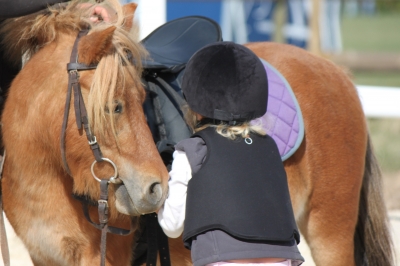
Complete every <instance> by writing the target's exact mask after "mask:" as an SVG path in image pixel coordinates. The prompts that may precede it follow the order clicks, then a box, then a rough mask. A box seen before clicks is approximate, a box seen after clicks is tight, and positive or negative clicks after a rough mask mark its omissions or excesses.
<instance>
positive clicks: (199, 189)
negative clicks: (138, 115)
mask: <svg viewBox="0 0 400 266" xmlns="http://www.w3.org/2000/svg"><path fill="white" fill-rule="evenodd" d="M182 90H183V93H184V95H185V98H186V100H187V103H188V110H187V112H186V120H187V122H188V124H189V125H190V126H191V127H192V128H193V130H194V132H195V134H194V135H193V136H192V137H191V138H190V139H185V140H182V141H180V142H179V143H178V144H177V145H176V146H175V149H176V150H175V152H174V161H173V163H172V169H171V172H170V181H169V187H170V192H169V197H168V199H167V200H166V202H165V204H164V206H163V207H162V208H161V209H160V211H159V213H158V219H159V223H160V225H161V227H162V228H163V230H164V232H165V233H166V234H167V235H168V236H169V237H173V238H175V237H179V236H180V235H181V233H182V232H183V240H184V244H185V246H186V247H187V248H188V249H191V255H192V261H193V264H194V266H203V265H207V266H211V265H213V266H216V265H226V266H231V265H243V264H246V265H300V264H301V263H302V262H303V261H304V259H303V257H302V256H301V254H300V252H299V251H298V249H297V244H298V242H299V239H300V237H299V233H298V229H297V226H296V222H295V219H294V215H293V210H292V205H291V201H290V196H289V190H288V185H287V179H286V173H285V170H284V168H283V163H282V161H281V157H280V155H279V151H278V148H277V146H276V144H275V142H274V140H273V139H272V138H271V137H269V136H268V135H266V134H265V133H264V132H263V131H262V129H261V127H258V126H256V125H252V124H251V123H250V121H251V120H253V119H255V118H258V117H261V116H262V115H264V113H265V112H266V109H267V98H268V82H267V76H266V71H265V69H264V66H263V65H262V63H261V61H260V60H259V59H258V58H257V56H256V55H255V54H254V53H253V52H252V51H250V50H249V49H248V48H246V47H244V46H242V45H238V44H235V43H232V42H218V43H215V44H211V45H208V46H206V47H204V48H202V49H200V50H199V51H198V52H197V53H196V54H195V55H193V57H192V58H191V59H190V60H189V62H188V64H187V66H186V72H185V74H184V77H183V82H182Z"/></svg>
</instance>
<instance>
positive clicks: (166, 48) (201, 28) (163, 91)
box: [141, 16, 222, 156]
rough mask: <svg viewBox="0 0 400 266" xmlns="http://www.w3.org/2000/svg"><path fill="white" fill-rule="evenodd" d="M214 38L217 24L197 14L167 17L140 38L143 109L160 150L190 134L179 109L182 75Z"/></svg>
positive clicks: (216, 38) (217, 37)
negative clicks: (143, 54) (145, 94)
mask: <svg viewBox="0 0 400 266" xmlns="http://www.w3.org/2000/svg"><path fill="white" fill-rule="evenodd" d="M218 41H222V34H221V29H220V27H219V25H218V24H217V23H216V22H215V21H213V20H211V19H209V18H206V17H201V16H189V17H183V18H179V19H176V20H173V21H170V22H168V23H166V24H164V25H162V26H160V27H159V28H157V29H156V30H154V31H153V32H152V33H150V34H149V35H148V36H147V37H146V38H144V39H143V40H142V42H141V43H142V44H143V45H144V47H145V48H146V49H147V51H148V52H149V58H146V59H145V60H142V64H143V66H144V73H143V81H144V84H145V87H146V89H147V92H148V97H147V100H146V102H145V104H144V110H145V113H146V116H147V119H148V123H149V126H150V129H151V132H152V134H153V138H154V140H155V142H156V143H157V146H158V147H159V151H160V152H161V151H162V150H163V149H169V148H168V146H171V145H172V146H173V145H174V144H175V143H177V142H178V141H180V140H182V139H184V138H188V137H190V135H191V134H192V132H191V131H190V130H189V129H188V128H187V126H186V123H185V121H184V120H183V115H182V111H181V109H180V108H181V106H182V105H183V104H185V101H184V99H183V97H182V92H181V81H182V76H183V73H184V70H185V66H186V63H187V62H188V60H189V59H190V57H191V56H192V55H193V54H194V53H195V52H196V51H198V50H199V49H200V48H202V47H204V46H205V45H208V44H211V43H214V42H218ZM161 155H162V156H163V154H161Z"/></svg>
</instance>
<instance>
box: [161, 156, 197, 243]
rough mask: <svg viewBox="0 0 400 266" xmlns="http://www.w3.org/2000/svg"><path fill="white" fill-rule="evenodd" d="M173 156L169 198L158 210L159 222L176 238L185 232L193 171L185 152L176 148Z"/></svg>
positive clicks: (165, 231)
mask: <svg viewBox="0 0 400 266" xmlns="http://www.w3.org/2000/svg"><path fill="white" fill-rule="evenodd" d="M173 156H174V161H173V162H172V168H171V171H170V172H169V175H170V180H169V182H168V185H169V193H168V198H167V199H166V201H165V203H164V205H163V207H161V209H160V211H159V212H158V222H159V223H160V226H161V228H162V229H163V231H164V233H165V234H166V235H167V236H169V237H172V238H176V237H179V236H180V235H181V234H182V232H183V224H184V221H185V211H186V191H187V184H188V182H189V180H190V178H191V177H192V171H191V168H190V165H189V161H188V159H187V156H186V153H185V152H183V151H179V150H176V151H175V152H174V154H173Z"/></svg>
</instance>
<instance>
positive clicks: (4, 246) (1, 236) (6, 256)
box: [0, 150, 10, 266]
mask: <svg viewBox="0 0 400 266" xmlns="http://www.w3.org/2000/svg"><path fill="white" fill-rule="evenodd" d="M5 159H6V151H5V150H4V153H3V158H2V160H1V162H0V181H1V178H2V176H3V165H4V161H5ZM0 188H1V183H0ZM0 212H1V214H0V241H1V255H2V256H3V263H4V266H10V251H9V250H8V242H7V234H6V227H5V224H4V216H3V193H2V192H1V189H0Z"/></svg>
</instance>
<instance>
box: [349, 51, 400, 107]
mask: <svg viewBox="0 0 400 266" xmlns="http://www.w3.org/2000/svg"><path fill="white" fill-rule="evenodd" d="M399 56H400V55H399ZM352 73H353V76H354V79H353V80H354V82H355V83H356V84H359V85H371V86H388V87H399V88H400V73H398V72H379V71H356V70H353V71H352ZM399 100H400V99H399ZM399 104H400V103H399Z"/></svg>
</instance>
